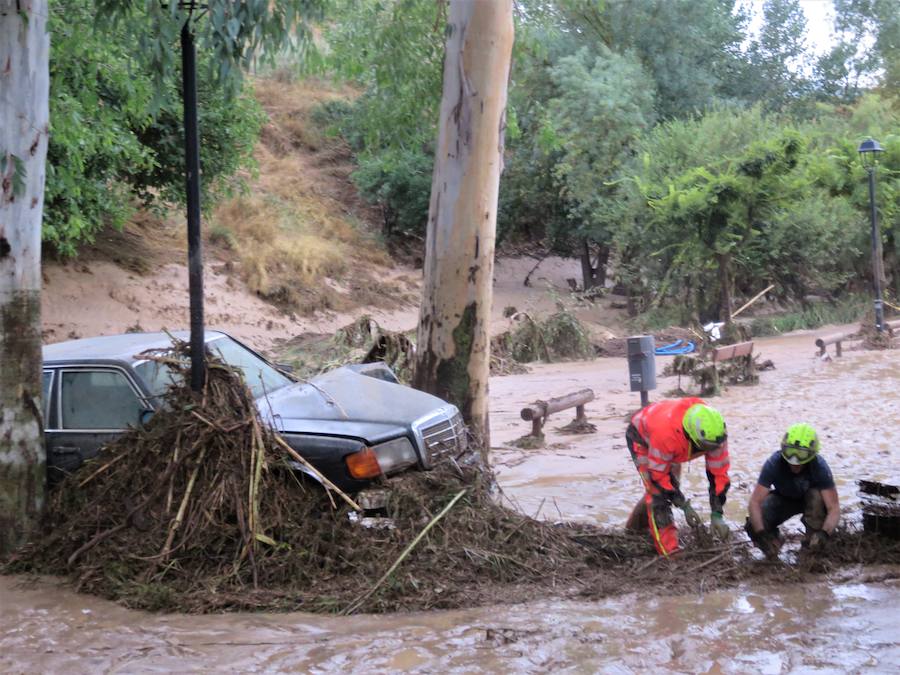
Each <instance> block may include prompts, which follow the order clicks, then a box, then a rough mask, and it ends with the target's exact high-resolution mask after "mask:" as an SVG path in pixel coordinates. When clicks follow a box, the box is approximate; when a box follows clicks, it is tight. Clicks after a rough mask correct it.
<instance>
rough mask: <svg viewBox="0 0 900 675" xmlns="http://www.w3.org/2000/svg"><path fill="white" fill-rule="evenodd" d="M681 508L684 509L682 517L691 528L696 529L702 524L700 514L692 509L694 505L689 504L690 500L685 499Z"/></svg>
mask: <svg viewBox="0 0 900 675" xmlns="http://www.w3.org/2000/svg"><path fill="white" fill-rule="evenodd" d="M681 510H682V511H684V519H685V520H686V521H687V524H688V525H689V526H690V527H691V528H693V529H697V528H698V527H701V526H702V525H703V521H702V520H700V516H698V515H697V512H696V511H694V507H693V506H691V503H690V502H688V501H686V502H685V503H684V505H683V506H682V507H681Z"/></svg>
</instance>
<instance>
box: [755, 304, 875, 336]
mask: <svg viewBox="0 0 900 675" xmlns="http://www.w3.org/2000/svg"><path fill="white" fill-rule="evenodd" d="M871 303H872V300H871V298H869V297H866V296H862V295H859V294H851V295H848V296H847V297H845V298H841V299H840V300H838V301H836V302H816V303H813V304H809V306H808V307H807V308H806V309H802V310H800V311H796V312H786V313H784V314H780V315H778V316H765V317H758V318H756V319H753V321H752V322H751V323H750V333H751V334H752V335H753V336H755V337H756V336H760V337H762V336H766V335H780V334H781V333H789V332H790V331H794V330H801V329H809V328H819V327H820V326H824V325H826V324H831V323H837V324H844V323H853V322H854V321H859V320H860V318H861V317H862V316H864V315H865V312H866V308H867V307H868V306H869V305H871Z"/></svg>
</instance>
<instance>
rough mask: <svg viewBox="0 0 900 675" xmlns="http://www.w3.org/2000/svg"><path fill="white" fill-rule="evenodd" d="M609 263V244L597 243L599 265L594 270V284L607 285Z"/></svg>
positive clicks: (600, 286) (601, 286)
mask: <svg viewBox="0 0 900 675" xmlns="http://www.w3.org/2000/svg"><path fill="white" fill-rule="evenodd" d="M608 264H609V246H607V245H606V244H597V267H596V268H595V271H594V286H598V287H599V288H603V287H604V286H606V266H607V265H608Z"/></svg>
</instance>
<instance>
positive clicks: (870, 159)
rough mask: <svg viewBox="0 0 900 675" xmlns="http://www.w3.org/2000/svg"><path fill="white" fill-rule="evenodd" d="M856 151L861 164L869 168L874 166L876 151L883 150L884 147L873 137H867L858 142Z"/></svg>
mask: <svg viewBox="0 0 900 675" xmlns="http://www.w3.org/2000/svg"><path fill="white" fill-rule="evenodd" d="M858 152H859V157H860V159H861V160H862V163H863V166H865V167H866V168H869V167H872V166H875V161H876V158H877V157H878V153H879V152H884V148H882V147H881V145H879V144H878V141H876V140H875V139H874V138H867V139H866V140H864V141H863V142H862V143H860V144H859V149H858Z"/></svg>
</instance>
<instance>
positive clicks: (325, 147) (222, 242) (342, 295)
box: [207, 74, 410, 315]
mask: <svg viewBox="0 0 900 675" xmlns="http://www.w3.org/2000/svg"><path fill="white" fill-rule="evenodd" d="M253 84H254V88H255V91H256V96H257V98H258V99H259V101H260V103H261V104H262V106H263V108H264V109H265V111H266V113H267V114H268V116H269V122H268V123H267V124H266V125H265V127H264V129H263V132H262V136H261V139H260V142H259V144H258V145H257V148H256V152H255V158H256V161H257V163H258V166H259V169H258V173H257V175H255V176H245V177H244V178H245V180H246V181H247V184H248V186H249V189H248V190H246V191H245V193H244V194H242V195H240V196H238V197H235V198H233V199H231V200H229V201H227V202H224V203H222V204H220V205H217V206H216V208H215V209H214V210H213V212H212V214H211V217H210V218H209V220H208V229H207V232H208V239H209V242H210V244H211V246H212V247H213V248H212V251H213V253H214V254H215V255H216V256H217V257H221V258H223V259H224V260H225V261H227V262H228V263H229V264H230V265H231V266H232V267H233V269H234V271H235V272H236V273H237V274H238V275H239V276H240V277H241V278H242V279H243V280H244V281H245V282H246V283H247V285H248V287H249V288H250V290H251V291H253V292H255V293H257V294H259V295H260V296H262V297H264V298H266V299H268V300H270V301H272V302H274V303H276V304H278V305H279V306H281V307H282V308H284V309H285V310H287V311H291V312H297V313H299V314H301V315H302V314H308V313H311V312H313V311H316V310H335V311H346V310H349V309H352V308H353V307H355V306H359V305H365V306H370V307H382V308H385V307H390V306H393V305H395V304H397V303H398V302H403V301H406V300H408V299H410V298H409V297H408V292H409V289H408V284H407V283H405V281H406V280H405V279H403V278H400V279H397V278H393V277H394V276H395V275H393V274H392V273H391V267H392V261H391V259H390V257H389V256H388V255H387V252H386V250H385V248H384V246H383V244H382V243H381V241H380V239H379V237H378V234H377V230H378V228H377V219H378V214H377V212H376V211H374V210H373V209H372V208H371V207H370V206H369V205H367V204H366V203H364V202H363V201H362V200H361V199H360V198H359V196H358V194H357V192H356V190H355V188H354V187H353V185H352V183H351V181H350V173H351V172H352V170H353V168H354V166H353V164H352V161H351V159H350V153H349V151H348V149H347V147H346V145H345V144H344V143H343V141H341V140H339V139H334V138H328V137H327V136H326V134H325V133H324V131H323V130H322V129H321V128H319V127H318V126H316V125H315V124H314V123H313V121H312V119H311V116H312V111H313V110H314V108H315V106H316V105H318V104H320V103H322V102H324V101H327V100H330V99H334V98H349V97H352V96H353V95H354V92H353V91H352V90H349V89H347V88H338V87H335V86H332V85H329V84H325V83H322V82H318V81H314V80H305V81H295V80H293V79H292V78H290V77H280V76H278V75H277V74H276V75H274V76H272V77H270V78H265V79H256V80H255V81H254V83H253Z"/></svg>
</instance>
